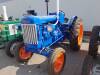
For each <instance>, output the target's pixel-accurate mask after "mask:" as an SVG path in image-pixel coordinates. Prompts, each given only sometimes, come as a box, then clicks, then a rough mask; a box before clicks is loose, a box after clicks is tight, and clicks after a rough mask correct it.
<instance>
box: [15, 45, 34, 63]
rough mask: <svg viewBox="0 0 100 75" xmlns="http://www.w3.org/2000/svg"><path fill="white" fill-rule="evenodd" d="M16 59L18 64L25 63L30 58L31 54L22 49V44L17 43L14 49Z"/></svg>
mask: <svg viewBox="0 0 100 75" xmlns="http://www.w3.org/2000/svg"><path fill="white" fill-rule="evenodd" d="M15 56H16V59H17V60H18V61H19V62H27V61H28V59H30V58H31V56H32V52H27V51H26V50H25V48H24V44H23V43H19V45H18V46H17V47H16V54H15Z"/></svg>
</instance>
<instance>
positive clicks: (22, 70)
mask: <svg viewBox="0 0 100 75" xmlns="http://www.w3.org/2000/svg"><path fill="white" fill-rule="evenodd" d="M99 49H100V48H99ZM66 51H67V55H66V65H65V67H64V70H63V72H62V74H61V75H81V70H82V64H83V61H84V58H85V56H86V55H87V51H88V43H83V44H82V47H81V51H80V52H70V51H69V50H66ZM47 72H48V71H47V63H46V62H45V63H43V64H41V65H31V66H29V65H24V64H19V63H18V62H16V60H15V59H13V58H9V57H8V56H6V54H5V51H4V50H3V49H1V50H0V75H48V73H47Z"/></svg>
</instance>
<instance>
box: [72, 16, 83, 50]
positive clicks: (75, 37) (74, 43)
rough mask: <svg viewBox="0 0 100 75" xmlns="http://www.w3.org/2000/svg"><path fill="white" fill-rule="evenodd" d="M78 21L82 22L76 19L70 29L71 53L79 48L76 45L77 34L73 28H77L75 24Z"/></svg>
mask: <svg viewBox="0 0 100 75" xmlns="http://www.w3.org/2000/svg"><path fill="white" fill-rule="evenodd" d="M78 21H80V22H82V21H81V19H80V18H77V19H76V20H75V22H74V23H73V24H74V25H73V27H72V29H71V40H70V49H71V50H72V51H79V50H80V47H81V46H80V45H78V32H76V31H75V28H77V27H78V26H79V25H78V23H77V22H78ZM82 39H83V38H82Z"/></svg>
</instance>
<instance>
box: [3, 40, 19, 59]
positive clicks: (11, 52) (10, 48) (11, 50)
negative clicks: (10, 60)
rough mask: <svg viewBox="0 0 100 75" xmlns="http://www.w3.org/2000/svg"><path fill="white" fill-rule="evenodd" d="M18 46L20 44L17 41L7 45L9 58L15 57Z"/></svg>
mask: <svg viewBox="0 0 100 75" xmlns="http://www.w3.org/2000/svg"><path fill="white" fill-rule="evenodd" d="M17 44H18V42H17V41H15V40H13V41H9V42H8V43H6V46H5V49H6V54H7V56H9V57H15V55H14V50H15V48H16V46H17Z"/></svg>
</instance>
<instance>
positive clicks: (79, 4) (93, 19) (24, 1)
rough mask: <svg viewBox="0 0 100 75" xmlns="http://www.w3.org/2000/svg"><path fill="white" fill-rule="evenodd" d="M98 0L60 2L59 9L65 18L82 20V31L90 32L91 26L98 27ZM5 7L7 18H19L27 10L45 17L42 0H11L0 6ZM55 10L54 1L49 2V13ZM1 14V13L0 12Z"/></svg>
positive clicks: (99, 11)
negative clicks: (32, 10) (75, 17)
mask: <svg viewBox="0 0 100 75" xmlns="http://www.w3.org/2000/svg"><path fill="white" fill-rule="evenodd" d="M99 4H100V0H60V9H61V10H63V11H64V12H65V14H66V16H67V17H69V18H70V17H71V16H74V15H77V16H79V17H80V18H82V19H83V22H84V29H85V30H86V31H90V30H91V29H92V26H93V25H100V15H99V13H100V10H99V9H100V5H99ZM2 5H6V6H7V13H8V16H14V17H21V16H22V14H23V13H25V11H26V10H27V9H35V10H36V12H38V15H46V7H45V2H44V0H12V1H7V2H5V3H1V4H0V10H2V8H1V6H2ZM55 10H56V0H50V3H49V11H50V12H54V11H55ZM0 13H2V11H0Z"/></svg>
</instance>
